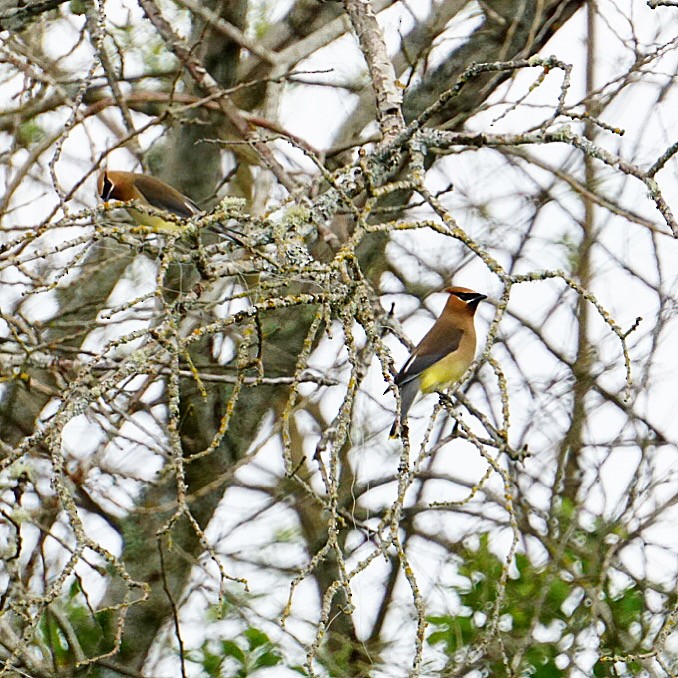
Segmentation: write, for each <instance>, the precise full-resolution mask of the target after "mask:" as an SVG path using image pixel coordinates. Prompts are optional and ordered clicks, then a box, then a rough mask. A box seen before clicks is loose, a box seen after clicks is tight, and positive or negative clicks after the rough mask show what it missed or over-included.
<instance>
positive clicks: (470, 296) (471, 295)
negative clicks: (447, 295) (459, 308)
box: [454, 292, 478, 301]
mask: <svg viewBox="0 0 678 678" xmlns="http://www.w3.org/2000/svg"><path fill="white" fill-rule="evenodd" d="M454 296H455V297H459V298H460V299H461V300H462V301H473V300H474V299H475V298H476V297H478V293H477V292H455V293H454Z"/></svg>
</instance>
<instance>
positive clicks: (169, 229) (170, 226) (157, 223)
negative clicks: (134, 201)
mask: <svg viewBox="0 0 678 678" xmlns="http://www.w3.org/2000/svg"><path fill="white" fill-rule="evenodd" d="M127 211H128V212H129V214H130V216H131V217H132V219H134V221H136V222H137V224H140V225H141V226H148V227H149V228H152V229H153V230H154V231H161V232H162V231H165V233H176V232H177V231H181V230H182V227H181V224H178V223H177V222H175V221H167V220H165V219H163V218H162V217H156V216H155V215H153V214H146V213H145V212H140V211H139V210H135V209H128V210H127Z"/></svg>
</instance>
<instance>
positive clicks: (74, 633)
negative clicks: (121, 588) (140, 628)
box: [38, 579, 115, 668]
mask: <svg viewBox="0 0 678 678" xmlns="http://www.w3.org/2000/svg"><path fill="white" fill-rule="evenodd" d="M114 621H115V618H114V615H113V613H111V612H110V611H109V610H99V611H95V610H93V609H92V608H91V607H90V606H89V605H88V603H87V600H86V598H85V595H84V593H83V591H82V588H81V586H80V582H79V581H78V580H77V579H76V580H74V581H73V583H72V584H71V587H70V589H69V591H68V594H67V596H66V598H65V599H62V600H60V601H59V602H57V603H54V604H53V605H52V606H51V607H50V608H48V610H47V611H46V612H45V614H43V615H42V617H41V618H40V623H39V624H38V638H39V641H40V643H41V644H42V645H43V647H46V648H48V649H49V651H50V652H51V655H52V657H51V658H52V662H53V663H54V665H55V666H58V667H61V668H66V667H73V666H75V664H76V663H77V659H78V653H79V655H80V658H82V657H85V658H91V657H96V656H98V655H101V654H105V653H106V652H109V651H110V650H112V649H113V647H114V637H115V632H114ZM76 643H77V645H78V646H79V647H78V648H77V652H76V648H75V647H74V645H75V644H76Z"/></svg>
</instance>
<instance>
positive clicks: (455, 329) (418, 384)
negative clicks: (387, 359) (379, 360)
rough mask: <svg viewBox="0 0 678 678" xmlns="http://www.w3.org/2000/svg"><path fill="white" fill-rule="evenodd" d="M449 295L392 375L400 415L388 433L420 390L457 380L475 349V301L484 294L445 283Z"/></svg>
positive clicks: (395, 428)
mask: <svg viewBox="0 0 678 678" xmlns="http://www.w3.org/2000/svg"><path fill="white" fill-rule="evenodd" d="M445 292H447V293H448V294H449V295H450V296H449V298H448V300H447V303H446V304H445V308H444V309H443V312H442V313H441V314H440V317H439V318H438V319H437V320H436V321H435V323H434V324H433V327H431V329H430V330H429V331H428V332H427V333H426V336H424V338H423V339H422V340H421V341H420V342H419V344H417V346H416V347H415V349H414V350H413V351H412V354H411V355H410V357H409V358H408V360H407V362H406V363H405V364H404V365H403V367H402V369H401V370H400V372H399V373H398V376H397V377H396V378H395V383H396V384H397V385H398V387H399V388H400V417H399V418H396V420H395V422H394V423H393V427H392V428H391V437H393V436H395V435H396V433H397V431H398V427H399V426H402V425H403V424H404V423H405V421H406V419H407V413H408V412H409V409H410V407H411V406H412V403H413V402H414V399H415V397H416V395H417V393H418V392H419V391H421V392H422V393H431V392H432V391H440V390H443V389H445V388H448V387H450V386H452V385H453V384H455V383H456V382H458V381H459V380H460V379H461V378H462V376H463V375H464V373H465V372H466V370H467V369H468V367H469V365H470V364H471V363H472V362H473V358H474V357H475V353H476V329H475V325H474V323H473V317H474V315H475V312H476V309H477V308H478V304H479V303H480V302H481V301H482V300H483V299H486V298H487V297H486V296H485V295H484V294H479V293H478V292H474V291H473V290H470V289H468V288H466V287H448V288H446V289H445Z"/></svg>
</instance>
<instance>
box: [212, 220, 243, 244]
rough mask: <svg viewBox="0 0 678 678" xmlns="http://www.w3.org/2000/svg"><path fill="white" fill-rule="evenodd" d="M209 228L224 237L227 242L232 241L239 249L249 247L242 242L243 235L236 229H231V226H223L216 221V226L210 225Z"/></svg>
mask: <svg viewBox="0 0 678 678" xmlns="http://www.w3.org/2000/svg"><path fill="white" fill-rule="evenodd" d="M211 228H212V229H213V230H214V231H216V232H217V233H220V234H221V235H225V236H226V237H227V238H228V239H229V240H232V241H233V242H234V243H235V244H236V245H240V247H249V245H248V244H247V243H246V242H245V240H244V236H243V234H242V233H241V232H240V231H238V230H237V229H235V228H232V227H231V226H225V225H224V224H222V223H221V222H220V221H218V222H217V223H216V224H212V226H211Z"/></svg>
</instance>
